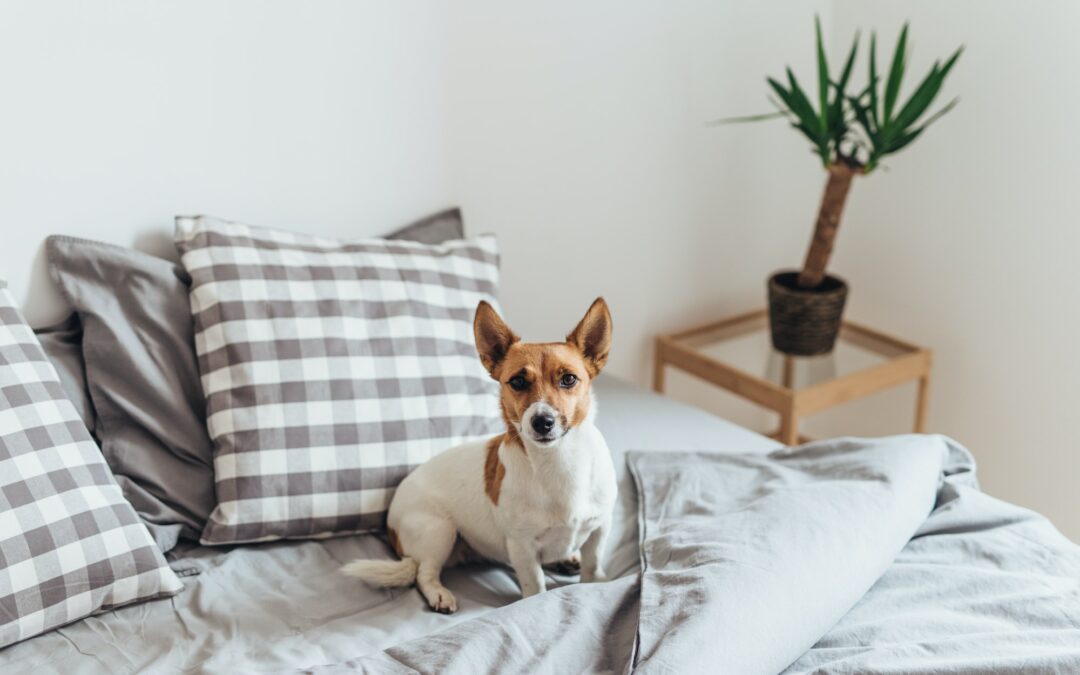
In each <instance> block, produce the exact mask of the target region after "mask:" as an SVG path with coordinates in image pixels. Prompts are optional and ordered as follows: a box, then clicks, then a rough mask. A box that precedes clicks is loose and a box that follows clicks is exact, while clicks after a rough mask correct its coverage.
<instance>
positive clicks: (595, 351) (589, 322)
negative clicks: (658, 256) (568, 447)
mask: <svg viewBox="0 0 1080 675" xmlns="http://www.w3.org/2000/svg"><path fill="white" fill-rule="evenodd" d="M473 330H474V333H475V335H476V348H477V351H478V352H479V354H480V361H481V362H482V363H483V364H484V367H485V368H487V370H488V372H489V373H491V376H492V377H493V378H495V379H496V380H498V382H499V383H500V385H501V388H500V402H501V404H502V413H503V418H504V420H505V421H506V427H507V431H508V433H509V434H511V437H510V438H509V440H510V441H514V442H518V443H520V439H519V438H516V429H517V428H518V425H520V424H522V422H523V420H522V417H523V416H524V414H525V411H526V410H528V408H529V406H531V405H532V404H534V403H536V402H538V401H543V402H544V403H546V404H547V405H548V406H550V407H551V408H552V409H554V410H555V412H556V414H557V415H558V416H559V418H560V419H559V424H560V427H561V428H562V429H564V430H568V429H572V428H574V427H576V426H578V425H579V424H581V423H582V422H584V421H585V419H586V417H587V416H588V414H589V405H590V403H591V401H592V397H591V396H590V394H589V391H590V387H591V385H592V380H593V378H595V377H596V376H597V375H598V374H599V373H600V371H601V370H602V369H603V367H604V364H606V363H607V358H608V351H609V350H610V348H611V334H612V324H611V313H610V312H609V311H608V307H607V303H605V302H604V299H603V298H597V299H596V301H595V302H593V304H592V306H591V307H589V311H588V312H586V314H585V317H584V318H583V319H582V320H581V321H580V322H579V323H578V325H577V327H576V328H574V330H573V331H571V333H570V334H569V335H568V336H566V342H551V343H544V344H538V343H523V342H521V339H520V338H519V337H518V336H517V334H516V333H514V331H512V330H510V327H509V326H507V325H506V323H505V322H504V321H503V320H502V317H500V316H499V315H498V313H496V312H495V310H494V308H492V307H491V305H489V304H488V303H486V302H481V303H480V305H479V307H477V309H476V318H475V320H474V321H473Z"/></svg>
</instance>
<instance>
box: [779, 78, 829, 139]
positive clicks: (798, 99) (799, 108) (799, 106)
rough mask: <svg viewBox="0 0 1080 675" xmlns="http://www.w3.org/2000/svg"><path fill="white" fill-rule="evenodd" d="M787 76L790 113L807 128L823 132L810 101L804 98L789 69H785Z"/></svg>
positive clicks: (804, 95)
mask: <svg viewBox="0 0 1080 675" xmlns="http://www.w3.org/2000/svg"><path fill="white" fill-rule="evenodd" d="M787 76H788V84H790V85H791V109H792V112H794V113H795V115H796V116H798V117H799V119H800V120H802V122H803V123H804V124H806V125H807V126H809V127H817V128H818V129H819V131H823V130H821V128H820V125H819V124H818V119H817V113H815V112H814V106H812V105H810V99H808V98H806V94H805V93H804V92H803V90H802V88H801V87H800V86H799V82H798V80H796V79H795V73H793V72H791V68H788V69H787ZM822 135H824V134H822Z"/></svg>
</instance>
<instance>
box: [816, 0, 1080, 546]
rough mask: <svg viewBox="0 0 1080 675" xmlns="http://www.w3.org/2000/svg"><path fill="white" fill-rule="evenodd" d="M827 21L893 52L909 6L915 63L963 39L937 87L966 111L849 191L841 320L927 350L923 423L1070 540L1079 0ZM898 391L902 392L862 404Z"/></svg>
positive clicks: (1079, 455)
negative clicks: (846, 307) (926, 417)
mask: <svg viewBox="0 0 1080 675" xmlns="http://www.w3.org/2000/svg"><path fill="white" fill-rule="evenodd" d="M832 16H833V21H832V29H833V30H832V42H833V45H834V46H835V47H842V45H843V43H847V41H848V40H849V39H850V37H851V35H852V34H853V33H854V31H855V29H856V28H857V27H861V28H863V29H864V33H865V32H866V30H867V29H869V28H871V27H877V28H878V29H879V36H878V39H879V41H882V42H883V43H884V44H883V45H880V46H879V48H880V47H881V46H888V47H890V48H891V46H892V44H893V43H894V41H895V38H896V33H897V32H898V30H899V27H900V24H901V23H902V21H903V20H904V19H905V18H910V20H911V39H912V41H913V44H914V55H913V59H912V64H911V66H910V68H911V70H912V75H915V74H918V75H919V76H921V75H922V74H924V73H925V72H926V70H928V69H929V66H930V64H931V62H932V59H933V58H940V57H942V56H945V55H947V54H948V53H950V52H951V51H952V50H953V49H955V47H956V46H958V45H959V44H961V43H963V44H965V45H966V46H967V49H966V51H965V52H964V55H963V56H962V57H961V59H960V62H959V64H958V65H957V67H956V69H955V71H954V73H953V74H952V75H950V76H949V82H948V83H947V85H946V88H947V89H948V91H949V92H950V93H952V94H955V95H959V96H960V98H961V101H960V104H959V106H958V107H957V108H956V109H955V110H954V111H953V112H952V113H950V114H949V115H948V116H946V117H945V118H943V119H942V120H941V121H940V122H939V123H938V125H939V126H938V127H937V128H932V129H930V130H929V131H927V132H926V134H925V135H924V137H923V138H920V139H919V140H918V141H916V143H914V144H913V145H912V146H910V149H909V151H907V152H904V153H902V154H899V155H897V156H896V157H895V158H894V159H892V160H890V161H888V162H887V164H888V165H889V169H890V170H889V171H888V172H887V173H877V174H874V175H872V176H869V177H867V178H866V179H865V180H859V181H858V182H857V183H856V184H855V186H854V187H853V189H852V194H851V201H850V203H849V205H848V206H849V210H848V212H847V213H846V214H845V220H844V224H843V228H842V231H841V233H840V238H839V244H838V247H837V253H836V257H835V265H834V266H835V269H836V270H837V271H839V272H841V273H842V274H844V275H846V276H847V278H848V280H849V281H850V282H851V283H852V285H853V289H854V290H853V293H852V296H851V307H850V312H851V316H854V317H859V318H861V319H864V320H865V321H868V322H871V323H874V324H876V325H878V326H881V327H883V328H886V329H889V330H892V331H895V332H896V333H898V334H901V335H906V336H909V337H910V338H912V339H914V340H918V341H920V342H922V343H924V344H926V345H929V346H931V347H933V348H934V350H935V364H934V383H933V388H932V392H931V396H932V398H931V408H930V409H931V412H930V426H931V427H932V428H933V430H935V431H940V432H943V433H947V434H950V435H953V436H955V437H956V438H957V439H959V440H961V441H962V442H963V443H965V444H966V445H967V446H968V447H969V448H970V449H972V450H973V451H974V453H975V455H976V458H977V459H978V462H979V465H980V476H981V480H982V483H983V487H984V488H985V489H986V490H987V491H989V492H990V493H992V494H995V495H998V496H1000V497H1003V498H1005V499H1009V500H1011V501H1015V502H1018V503H1020V504H1023V505H1025V506H1029V507H1032V508H1035V509H1037V510H1040V511H1042V512H1044V513H1046V514H1048V515H1049V516H1051V518H1052V520H1053V521H1054V522H1055V524H1057V525H1058V527H1059V528H1060V529H1062V530H1063V531H1064V532H1065V533H1066V534H1067V535H1069V536H1070V537H1072V539H1074V540H1076V541H1080V489H1078V485H1077V482H1078V479H1080V433H1078V432H1077V427H1076V424H1075V420H1076V418H1077V407H1078V405H1080V397H1078V396H1077V387H1078V385H1080V357H1078V356H1077V354H1078V352H1077V347H1076V344H1077V335H1078V334H1080V292H1078V290H1077V289H1078V286H1077V273H1076V260H1077V252H1078V251H1080V225H1078V206H1080V200H1078V197H1077V188H1076V183H1077V179H1078V178H1080V127H1078V126H1077V122H1076V117H1077V115H1076V111H1077V109H1080V91H1078V90H1077V88H1076V87H1075V86H1072V85H1073V84H1074V83H1076V82H1078V81H1080V42H1077V40H1076V31H1077V29H1078V28H1080V3H1076V2H1070V1H1068V0H1058V1H1055V2H1049V1H1048V2H1038V3H1017V2H1007V1H1005V0H993V1H988V0H954V1H952V2H931V1H919V2H904V3H896V2H882V1H878V0H874V1H872V2H871V1H866V0H837V1H836V2H835V3H834V10H833V15H832ZM882 38H886V39H885V40H882ZM884 58H887V57H884ZM863 65H864V66H865V62H864V64H863ZM890 402H897V405H898V406H900V405H903V406H906V405H909V404H908V402H907V401H903V402H902V403H900V402H898V399H895V398H890V399H887V400H886V401H885V402H884V404H883V405H880V406H878V407H877V408H875V409H873V410H869V409H868V410H867V411H866V412H867V414H869V415H876V414H881V415H886V416H887V415H889V414H891V413H892V411H890V410H888V408H889V406H890ZM907 413H908V411H907V408H904V409H903V413H902V414H903V415H906V414H907ZM904 419H905V420H906V419H907V418H906V417H904ZM849 421H850V420H849ZM829 430H830V431H833V432H836V431H838V428H837V426H835V425H834V426H833V427H832V428H831V429H829Z"/></svg>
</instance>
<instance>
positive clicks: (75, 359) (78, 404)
mask: <svg viewBox="0 0 1080 675" xmlns="http://www.w3.org/2000/svg"><path fill="white" fill-rule="evenodd" d="M34 335H36V336H37V339H38V342H40V343H41V348H42V349H44V350H45V355H46V356H48V357H49V362H51V363H52V365H53V368H55V369H56V374H57V375H59V376H60V384H61V385H62V386H63V387H64V393H65V394H67V397H68V400H69V401H71V404H72V405H74V406H75V410H76V411H78V413H79V419H81V420H82V421H83V424H85V425H86V430H87V431H89V432H90V433H91V434H93V433H94V422H95V420H96V419H97V413H96V412H95V411H94V403H93V401H91V400H90V390H89V389H88V388H87V386H86V363H85V362H84V361H83V355H82V338H83V329H82V321H80V320H79V314H78V313H77V312H72V313H71V314H69V315H68V317H67V318H66V319H64V320H63V321H61V322H60V323H58V324H54V325H52V326H46V327H44V328H35V329H34Z"/></svg>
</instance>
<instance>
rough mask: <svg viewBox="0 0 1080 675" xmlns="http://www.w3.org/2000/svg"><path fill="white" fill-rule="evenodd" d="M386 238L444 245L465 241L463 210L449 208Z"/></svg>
mask: <svg viewBox="0 0 1080 675" xmlns="http://www.w3.org/2000/svg"><path fill="white" fill-rule="evenodd" d="M386 238H387V239H404V240H407V241H415V242H419V243H421V244H442V243H444V242H447V241H452V240H454V239H464V238H465V221H464V220H463V219H462V217H461V209H459V208H457V207H454V208H449V209H446V210H445V211H439V212H438V213H436V214H433V215H430V216H428V217H427V218H422V219H420V220H418V221H416V222H415V223H412V224H410V225H406V226H405V227H403V228H401V229H399V230H397V231H395V232H393V233H391V234H389V235H387V236H386Z"/></svg>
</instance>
